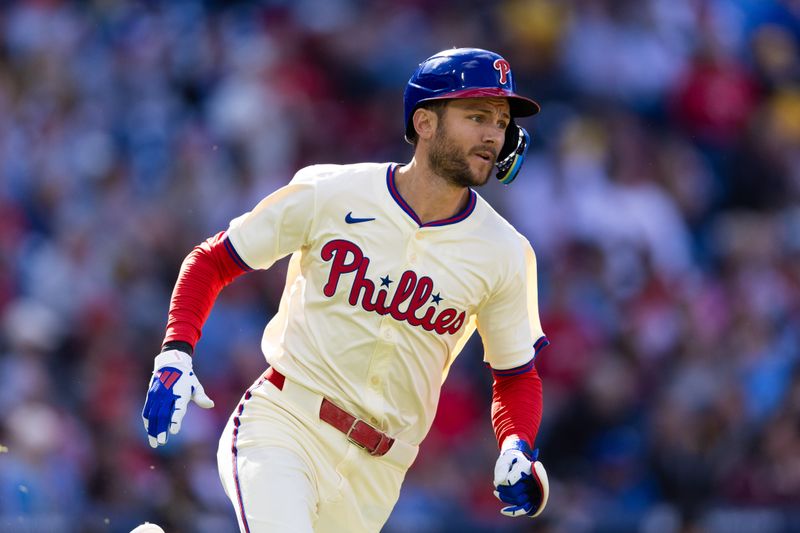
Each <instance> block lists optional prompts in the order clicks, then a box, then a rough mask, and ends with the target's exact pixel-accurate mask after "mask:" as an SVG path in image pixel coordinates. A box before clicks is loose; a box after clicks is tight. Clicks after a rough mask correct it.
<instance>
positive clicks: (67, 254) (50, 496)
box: [0, 0, 800, 533]
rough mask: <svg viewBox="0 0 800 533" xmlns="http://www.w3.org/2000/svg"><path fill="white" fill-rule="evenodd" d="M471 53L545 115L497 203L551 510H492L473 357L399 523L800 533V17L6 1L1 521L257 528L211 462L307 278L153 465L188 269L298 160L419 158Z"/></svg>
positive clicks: (238, 299)
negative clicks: (410, 96)
mask: <svg viewBox="0 0 800 533" xmlns="http://www.w3.org/2000/svg"><path fill="white" fill-rule="evenodd" d="M451 46H477V47H483V48H490V49H493V50H496V51H498V52H500V53H502V54H503V55H505V56H506V57H507V58H508V59H509V60H510V62H511V64H512V67H513V69H514V74H515V76H516V81H517V84H518V88H519V90H520V91H521V92H522V93H523V94H527V95H531V96H533V97H534V98H536V99H538V100H539V101H540V102H541V103H542V107H543V111H542V113H541V114H540V115H539V116H538V117H536V118H534V119H525V120H524V121H523V123H524V125H525V126H526V127H528V128H529V129H530V130H531V131H532V132H533V136H534V145H533V147H532V149H531V151H530V152H529V156H528V160H527V162H526V164H525V167H524V169H523V171H522V174H521V176H520V177H519V178H518V179H517V181H516V182H515V183H514V184H512V186H511V187H510V188H509V189H508V190H506V189H504V188H503V187H502V186H500V185H499V184H496V183H491V184H490V185H488V186H487V187H485V188H484V190H482V191H481V193H482V194H483V195H484V196H486V197H488V198H489V200H490V201H492V202H493V204H494V205H495V206H497V209H498V210H500V211H501V213H503V214H504V215H505V216H506V217H507V218H509V219H510V220H511V221H512V222H513V223H514V224H515V225H516V226H517V227H518V228H519V229H520V231H521V232H523V233H524V234H525V235H526V236H527V237H528V238H529V239H530V240H531V242H532V243H533V246H534V248H535V249H536V251H537V254H538V259H539V269H540V272H539V274H540V295H541V296H540V307H541V315H542V321H543V324H544V327H545V331H546V332H547V334H548V336H549V337H550V339H551V340H552V341H553V344H552V346H551V347H549V348H548V349H547V350H545V351H544V352H543V353H542V354H541V355H540V359H539V361H538V368H539V370H540V372H541V375H542V376H543V379H544V381H545V414H544V421H543V425H542V428H541V432H540V436H539V441H538V445H539V446H540V447H541V449H542V458H543V461H544V463H545V465H546V466H547V468H548V470H549V473H550V476H551V484H552V485H551V487H552V497H551V502H550V504H549V506H548V509H547V511H546V512H545V515H544V516H543V517H542V518H540V519H538V520H536V521H529V520H526V519H517V520H512V519H507V518H504V517H501V516H500V515H499V513H498V508H499V505H498V504H497V502H496V501H495V500H494V498H493V496H492V493H491V491H492V487H491V477H492V475H491V473H492V466H493V464H494V460H495V458H496V453H497V450H496V444H495V442H494V438H493V435H492V432H491V426H490V420H489V414H488V406H489V400H490V384H491V378H490V376H489V374H488V372H487V371H486V369H485V368H484V366H483V365H482V363H481V348H480V343H479V342H472V343H471V344H470V345H469V347H468V349H467V350H466V351H465V352H464V353H463V354H462V355H461V357H460V358H459V360H458V361H457V363H456V365H455V367H454V369H453V371H452V373H451V376H450V378H449V379H448V381H447V383H446V385H445V388H444V392H443V397H442V402H441V405H440V409H439V415H438V417H437V421H436V423H435V426H434V428H433V430H432V431H431V434H430V436H429V437H428V439H427V440H426V442H425V443H424V445H423V448H422V452H421V455H420V458H419V459H418V461H417V463H416V464H415V466H414V467H413V468H412V470H411V472H410V473H409V475H408V478H407V481H406V483H405V485H404V488H403V492H402V496H401V499H400V502H399V504H398V506H397V508H396V510H395V512H394V514H393V516H392V518H391V520H390V522H389V524H387V526H386V528H385V531H387V532H408V531H414V532H417V533H424V532H468V533H469V532H488V531H540V532H568V533H571V532H609V533H612V532H613V533H617V532H619V533H626V532H645V533H662V532H664V533H671V532H684V533H690V532H691V533H698V532H705V531H708V532H715V533H716V532H720V533H726V532H743V533H783V532H790V531H794V532H796V531H800V366H799V365H798V359H799V358H800V342H799V341H800V339H798V336H799V335H800V52H799V50H800V2H798V1H797V0H570V1H565V0H506V1H500V0H498V1H492V2H489V1H486V2H484V1H477V0H394V1H391V2H369V1H365V0H318V1H314V0H273V1H263V2H260V3H246V2H221V1H220V2H212V1H207V2H189V1H184V0H170V1H163V2H158V1H137V2H133V1H130V2H125V1H114V0H95V1H91V2H68V1H56V0H49V1H47V0H39V1H34V0H31V1H24V2H3V3H2V6H0V331H1V332H2V333H1V334H0V531H13V532H16V531H21V532H23V531H24V532H27V531H31V532H50V531H53V532H61V531H66V532H96V531H97V532H99V531H114V532H125V531H129V530H130V529H131V528H132V527H133V526H134V525H136V524H137V523H140V522H142V521H144V520H149V521H155V522H158V523H160V524H161V525H163V526H164V527H165V529H166V530H167V531H168V532H195V531H197V532H227V531H233V530H234V529H235V519H234V516H233V512H232V508H231V506H230V504H229V503H228V501H227V500H226V499H225V496H224V494H223V492H222V489H221V486H220V483H219V481H218V477H217V471H216V464H215V451H216V446H217V439H218V435H219V433H220V431H221V429H222V426H223V424H224V422H225V420H226V418H227V416H228V415H229V413H230V412H231V410H232V409H233V407H234V405H235V404H236V402H237V401H238V399H239V396H240V395H241V394H242V392H243V391H244V389H245V387H246V386H247V385H249V383H250V382H251V381H252V380H253V379H254V378H255V377H256V376H257V375H258V374H259V373H260V372H261V371H262V370H263V369H264V365H265V363H264V361H263V358H262V356H261V354H260V352H259V349H258V341H259V337H260V333H261V329H262V327H263V325H264V324H265V322H266V320H267V319H268V318H269V317H270V316H271V315H272V313H273V312H274V311H275V309H276V305H277V302H278V299H279V296H280V292H281V289H282V287H283V273H284V264H279V265H277V266H276V267H274V268H273V269H272V270H270V271H268V272H260V273H254V274H250V275H248V276H246V277H244V278H241V279H239V280H237V281H236V282H235V283H234V284H233V285H232V286H230V287H228V288H227V289H226V290H225V291H224V292H223V294H222V296H221V297H220V299H219V300H218V302H217V305H216V307H215V310H214V311H213V313H212V315H211V318H210V320H209V322H208V324H207V326H206V328H205V332H204V336H203V339H202V340H201V342H200V344H199V346H198V349H197V354H196V355H197V357H196V363H195V364H196V368H197V370H198V374H199V376H200V377H201V379H202V381H203V382H204V384H205V386H206V389H207V391H208V392H209V394H210V396H211V397H212V398H213V399H214V400H215V401H216V403H217V407H216V408H215V409H214V410H212V411H210V412H206V411H203V410H201V409H198V408H193V409H191V410H190V412H189V414H188V415H187V419H186V421H185V423H184V427H183V430H182V432H181V434H180V435H178V436H177V437H173V438H171V439H170V442H169V445H168V446H167V447H165V448H163V449H160V450H158V451H152V450H151V449H150V448H149V447H148V445H147V441H146V437H145V434H144V430H143V428H142V422H141V419H140V409H141V406H142V402H143V400H144V395H145V390H146V387H147V382H148V379H149V373H150V371H151V365H152V357H153V356H154V355H155V353H156V351H157V350H158V348H159V344H160V341H161V338H162V335H163V328H164V325H165V317H166V310H167V306H168V300H169V295H170V292H171V289H172V285H173V283H174V280H175V277H176V274H177V269H178V266H179V264H180V262H181V260H182V258H183V257H184V256H185V254H186V253H188V251H189V250H190V249H191V247H192V246H193V245H194V244H196V243H198V242H200V241H202V240H203V239H205V238H206V237H207V236H209V235H211V234H213V233H216V232H217V231H220V230H222V229H224V228H225V227H227V223H228V221H229V220H230V219H231V218H232V217H234V216H236V215H238V214H240V213H241V212H244V211H246V210H248V209H250V208H251V207H252V206H253V205H254V204H255V202H256V201H257V200H258V199H260V198H261V197H262V196H264V195H265V194H267V193H269V192H271V191H273V190H274V189H276V188H277V187H279V186H281V185H282V184H284V183H286V182H287V181H288V179H289V178H290V177H291V176H292V174H293V173H294V171H295V170H297V169H298V168H300V167H301V166H304V165H307V164H311V163H317V162H333V163H350V162H359V161H392V160H393V161H406V160H408V159H409V158H410V155H411V149H410V147H408V146H407V145H405V144H404V142H403V139H402V136H403V124H402V90H403V87H404V84H405V82H406V80H407V79H408V76H409V75H410V73H411V72H412V70H413V69H414V68H415V67H416V65H417V63H418V62H419V61H421V60H422V59H424V58H425V57H428V56H429V55H431V54H433V53H434V52H436V51H438V50H441V49H443V48H448V47H451ZM473 340H476V339H473Z"/></svg>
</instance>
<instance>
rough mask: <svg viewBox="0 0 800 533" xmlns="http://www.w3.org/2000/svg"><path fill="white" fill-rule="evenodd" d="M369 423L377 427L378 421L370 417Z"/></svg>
mask: <svg viewBox="0 0 800 533" xmlns="http://www.w3.org/2000/svg"><path fill="white" fill-rule="evenodd" d="M369 423H370V424H372V425H373V426H377V425H378V419H377V418H375V417H374V416H371V417H369Z"/></svg>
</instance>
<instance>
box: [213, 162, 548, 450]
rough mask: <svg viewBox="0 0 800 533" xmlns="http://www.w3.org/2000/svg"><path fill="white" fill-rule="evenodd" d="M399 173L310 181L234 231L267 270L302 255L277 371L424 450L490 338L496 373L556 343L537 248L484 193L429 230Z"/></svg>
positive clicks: (266, 344)
mask: <svg viewBox="0 0 800 533" xmlns="http://www.w3.org/2000/svg"><path fill="white" fill-rule="evenodd" d="M396 169H397V165H396V164H388V163H387V164H376V163H364V164H357V165H344V166H338V165H316V166H311V167H307V168H305V169H302V170H300V171H299V172H298V173H297V174H296V175H295V176H294V178H293V179H292V181H291V182H290V183H289V184H288V185H286V186H285V187H283V188H281V189H279V190H278V191H276V192H275V193H273V194H271V195H269V196H268V197H266V198H265V199H264V200H262V201H261V202H260V203H259V204H258V205H257V206H256V207H255V208H254V209H253V210H252V211H251V212H249V213H246V214H244V215H242V216H240V217H238V218H236V219H234V220H233V221H232V222H231V224H230V227H229V229H228V237H229V239H230V243H231V245H232V246H233V248H234V249H235V251H236V252H237V254H238V255H239V257H240V258H241V259H242V260H243V261H244V262H245V263H246V264H247V266H249V267H251V268H254V269H266V268H269V267H270V266H271V265H272V264H273V263H274V262H275V261H276V260H278V259H280V258H282V257H284V256H286V255H287V254H290V253H291V254H293V255H292V258H291V260H290V262H289V268H288V273H287V277H286V286H285V289H284V292H283V296H282V299H281V303H280V307H279V310H278V313H277V314H276V315H275V316H274V317H273V318H272V320H271V321H270V322H269V324H268V325H267V327H266V329H265V331H264V336H263V339H262V350H263V352H264V355H265V356H266V359H267V361H268V362H269V363H270V364H271V365H272V366H274V367H275V369H276V370H278V371H279V372H281V373H282V374H284V375H285V376H286V377H287V378H288V379H290V380H293V381H295V382H297V383H299V384H301V385H303V386H305V387H307V388H308V389H311V390H314V391H316V392H318V393H320V394H322V395H324V396H326V397H328V398H329V399H330V400H331V401H333V402H334V403H337V404H338V405H340V406H341V407H343V408H344V409H346V410H348V411H350V412H351V413H353V414H354V415H356V416H360V417H361V418H363V419H364V420H365V421H367V422H368V423H370V424H372V425H373V426H375V427H377V428H379V429H381V430H382V431H384V432H386V433H387V434H389V435H391V436H393V437H395V438H399V439H402V440H405V441H406V442H408V443H410V444H415V445H416V444H419V442H420V441H422V439H423V438H424V437H425V435H426V434H427V432H428V430H429V428H430V425H431V423H432V421H433V417H434V415H435V413H436V406H437V404H438V400H439V392H440V389H441V385H442V382H443V381H444V378H445V377H446V376H447V372H448V369H449V368H450V365H451V364H452V362H453V360H454V359H455V357H456V356H457V355H458V353H459V352H460V351H461V349H462V348H463V346H464V344H465V343H466V341H467V340H468V339H469V337H470V336H471V335H472V334H473V332H474V331H475V330H476V329H477V330H478V332H479V334H480V336H481V339H482V341H483V346H484V353H485V356H484V359H485V361H486V362H487V363H488V364H489V365H491V367H492V368H493V369H495V370H504V369H519V371H524V370H526V369H529V368H530V365H532V364H533V358H534V357H535V353H536V352H537V351H538V349H540V348H541V347H543V346H544V345H545V344H546V343H547V341H546V339H545V337H544V334H543V332H542V327H541V324H540V320H539V311H538V303H537V298H538V297H537V285H536V284H537V279H536V259H535V256H534V252H533V249H532V248H531V246H530V244H529V243H528V241H527V240H526V239H525V238H524V237H523V236H521V235H520V234H519V233H518V232H516V231H515V230H514V229H513V227H512V226H511V225H510V224H509V223H508V222H506V221H505V220H504V219H503V218H502V217H501V216H500V215H499V214H497V212H495V211H494V209H492V208H491V207H490V206H489V204H488V203H486V202H485V201H484V200H483V199H482V198H481V197H480V196H479V195H478V194H477V193H476V192H475V191H472V190H470V192H469V201H468V204H467V206H466V208H465V209H464V210H463V211H462V212H460V213H459V214H457V215H455V216H453V217H451V218H449V219H446V220H441V221H436V222H431V223H427V224H424V225H420V224H419V219H418V218H417V216H416V214H415V213H414V211H413V210H412V209H411V207H410V206H409V205H408V204H407V203H406V202H405V201H404V200H403V198H402V197H401V196H400V195H399V193H398V192H397V189H396V187H395V171H396Z"/></svg>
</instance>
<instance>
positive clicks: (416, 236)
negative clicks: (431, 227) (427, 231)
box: [414, 232, 425, 241]
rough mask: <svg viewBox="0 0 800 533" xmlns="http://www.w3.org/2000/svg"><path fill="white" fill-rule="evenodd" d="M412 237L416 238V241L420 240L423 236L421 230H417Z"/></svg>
mask: <svg viewBox="0 0 800 533" xmlns="http://www.w3.org/2000/svg"><path fill="white" fill-rule="evenodd" d="M414 238H415V239H417V240H418V241H421V240H422V239H424V238H425V235H423V234H422V233H421V232H417V234H416V235H414Z"/></svg>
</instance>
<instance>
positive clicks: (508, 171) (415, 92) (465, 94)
mask: <svg viewBox="0 0 800 533" xmlns="http://www.w3.org/2000/svg"><path fill="white" fill-rule="evenodd" d="M516 90H517V89H516V85H515V84H514V75H513V74H512V73H511V65H509V63H508V61H506V60H505V59H503V57H502V56H500V55H498V54H495V53H494V52H490V51H488V50H482V49H480V48H453V49H450V50H443V51H441V52H439V53H438V54H434V55H432V56H431V57H429V58H428V59H426V60H425V61H423V62H422V63H420V65H419V67H417V70H416V71H414V74H412V75H411V79H409V80H408V84H406V90H405V93H404V94H403V104H404V111H405V136H406V140H409V141H410V140H411V139H412V138H413V137H414V136H416V132H415V131H414V125H413V124H412V122H411V117H412V116H413V115H414V111H416V110H417V108H419V107H420V106H421V105H422V104H424V103H425V102H430V101H432V100H449V99H453V98H506V99H508V104H509V106H510V108H511V118H512V120H511V124H509V126H508V128H507V129H506V142H505V144H504V146H503V150H502V151H501V152H500V154H499V156H498V163H497V167H498V175H497V178H498V179H499V180H500V181H501V182H502V183H511V181H512V180H513V179H514V178H515V177H516V175H517V173H518V172H519V168H520V167H521V165H522V161H523V160H524V158H525V153H526V152H527V150H528V145H529V144H530V136H529V135H528V132H527V131H525V130H524V129H523V128H521V127H519V126H517V124H516V123H515V122H514V120H513V119H514V117H528V116H531V115H535V114H536V113H538V112H539V104H537V103H536V102H534V101H533V100H531V99H530V98H526V97H524V96H520V95H518V94H517V92H516Z"/></svg>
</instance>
